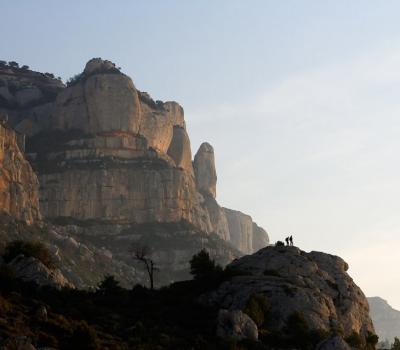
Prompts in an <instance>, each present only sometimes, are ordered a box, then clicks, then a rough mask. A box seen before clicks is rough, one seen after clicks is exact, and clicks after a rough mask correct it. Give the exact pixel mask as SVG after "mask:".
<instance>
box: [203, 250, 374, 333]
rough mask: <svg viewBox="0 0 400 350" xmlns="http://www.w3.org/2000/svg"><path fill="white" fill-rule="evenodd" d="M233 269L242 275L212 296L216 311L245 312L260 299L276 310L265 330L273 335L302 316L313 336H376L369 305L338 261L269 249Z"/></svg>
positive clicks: (235, 262) (334, 257) (224, 285)
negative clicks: (327, 333)
mask: <svg viewBox="0 0 400 350" xmlns="http://www.w3.org/2000/svg"><path fill="white" fill-rule="evenodd" d="M228 267H229V268H230V269H232V271H233V272H235V271H237V272H238V273H240V274H239V275H238V276H236V277H233V278H231V280H229V281H227V282H224V283H223V284H222V285H221V286H220V287H219V288H218V289H217V290H216V291H215V292H213V293H211V294H210V295H209V296H208V299H209V301H210V300H211V303H212V304H213V305H215V306H216V307H219V308H224V309H229V310H243V309H244V308H245V307H246V305H247V302H248V301H249V299H250V298H251V297H252V296H254V295H257V296H263V297H265V298H266V300H267V302H268V304H269V305H270V306H271V310H270V312H269V317H268V319H267V323H266V325H265V326H266V329H270V330H272V331H279V330H282V329H283V328H284V327H285V324H286V320H287V319H288V317H289V316H291V315H292V314H293V313H294V312H298V313H300V314H302V315H303V316H304V318H305V321H306V323H307V325H308V327H309V328H310V329H311V330H312V329H315V330H325V331H330V330H334V329H336V330H337V329H341V330H342V331H343V334H344V337H346V336H348V335H350V334H351V333H352V332H353V331H354V332H357V333H358V334H360V335H361V337H364V338H365V337H366V336H367V334H368V332H372V333H374V328H373V325H372V321H371V319H370V316H369V307H368V302H367V300H366V298H365V296H364V294H363V293H362V291H361V289H360V288H359V287H358V286H357V285H356V284H355V283H354V282H353V280H352V279H351V278H350V276H349V275H348V274H347V273H346V270H347V268H348V266H347V264H346V263H345V262H344V261H343V260H342V259H341V258H339V257H337V256H333V255H329V254H324V253H319V252H311V253H305V252H303V251H301V250H300V249H298V248H296V247H272V246H270V247H267V248H264V249H261V250H259V251H258V252H257V253H255V254H253V255H247V256H244V257H242V258H239V259H238V260H235V261H234V262H232V263H231V264H229V265H228Z"/></svg>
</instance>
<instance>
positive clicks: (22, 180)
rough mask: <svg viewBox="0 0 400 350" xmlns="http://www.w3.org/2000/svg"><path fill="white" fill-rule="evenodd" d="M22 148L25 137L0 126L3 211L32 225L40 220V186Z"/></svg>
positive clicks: (1, 201) (0, 191)
mask: <svg viewBox="0 0 400 350" xmlns="http://www.w3.org/2000/svg"><path fill="white" fill-rule="evenodd" d="M23 146H24V137H23V135H18V134H17V133H15V132H14V131H13V130H11V129H10V128H8V127H7V126H6V125H5V124H2V123H0V211H4V212H6V213H8V214H10V215H12V216H14V217H15V218H18V219H20V220H23V221H25V222H27V223H29V224H32V223H33V222H34V221H36V220H38V219H40V212H39V193H38V190H39V183H38V179H37V177H36V175H35V173H34V172H33V170H32V168H31V166H30V164H29V162H28V161H27V160H26V159H25V157H24V155H23V153H22V151H21V148H23Z"/></svg>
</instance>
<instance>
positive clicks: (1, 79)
mask: <svg viewBox="0 0 400 350" xmlns="http://www.w3.org/2000/svg"><path fill="white" fill-rule="evenodd" d="M63 88H64V84H63V83H62V82H61V81H60V80H58V79H55V78H54V76H52V74H49V73H45V74H43V73H39V72H34V71H31V70H29V69H21V68H15V67H10V66H7V65H0V114H2V113H6V114H8V117H9V120H8V123H9V125H10V126H12V127H13V128H15V129H16V130H17V131H19V132H22V133H24V134H30V133H31V132H34V133H36V132H39V131H40V130H42V129H43V128H47V127H48V126H49V122H50V118H51V114H52V110H53V102H54V100H55V98H56V96H57V94H58V93H59V92H60V91H61V90H62V89H63ZM23 120H25V122H24V123H23V124H20V123H21V121H23ZM26 121H29V124H28V123H27V122H26ZM26 128H27V129H26Z"/></svg>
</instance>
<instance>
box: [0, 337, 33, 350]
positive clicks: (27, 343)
mask: <svg viewBox="0 0 400 350" xmlns="http://www.w3.org/2000/svg"><path fill="white" fill-rule="evenodd" d="M0 349H1V350H36V348H35V347H34V346H33V345H32V340H31V339H30V338H28V337H25V336H15V337H11V338H9V339H7V340H6V341H5V343H4V345H3V346H2V347H0Z"/></svg>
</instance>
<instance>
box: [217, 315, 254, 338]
mask: <svg viewBox="0 0 400 350" xmlns="http://www.w3.org/2000/svg"><path fill="white" fill-rule="evenodd" d="M217 336H219V337H221V338H231V339H235V340H243V339H249V340H253V341H256V340H258V329H257V325H256V324H255V323H254V321H253V320H252V319H251V318H250V317H249V316H248V315H246V314H245V313H244V312H242V311H240V310H232V311H229V310H219V313H218V320H217Z"/></svg>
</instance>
